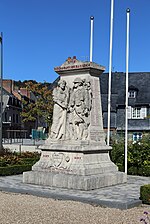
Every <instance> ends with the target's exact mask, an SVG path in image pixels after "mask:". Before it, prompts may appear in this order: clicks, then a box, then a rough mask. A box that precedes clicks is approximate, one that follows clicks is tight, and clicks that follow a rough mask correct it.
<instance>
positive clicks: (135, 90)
mask: <svg viewBox="0 0 150 224" xmlns="http://www.w3.org/2000/svg"><path fill="white" fill-rule="evenodd" d="M137 93H138V88H136V87H135V86H132V85H131V86H129V91H128V97H129V98H133V99H134V98H136V97H137Z"/></svg>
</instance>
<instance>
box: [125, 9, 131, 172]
mask: <svg viewBox="0 0 150 224" xmlns="http://www.w3.org/2000/svg"><path fill="white" fill-rule="evenodd" d="M126 13H127V36H126V103H125V173H126V174H127V163H128V161H127V151H128V85H129V84H128V83H129V80H128V79H129V78H128V76H129V74H128V71H129V23H130V9H129V8H128V9H127V10H126Z"/></svg>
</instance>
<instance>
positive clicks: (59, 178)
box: [23, 171, 126, 191]
mask: <svg viewBox="0 0 150 224" xmlns="http://www.w3.org/2000/svg"><path fill="white" fill-rule="evenodd" d="M23 182H24V183H31V184H38V185H46V186H50V187H60V188H68V189H77V190H85V191H87V190H93V189H98V188H101V187H106V186H112V185H116V184H120V183H124V182H126V175H124V173H121V172H112V173H107V174H97V175H71V174H63V173H55V172H52V173H51V172H41V171H32V172H25V173H24V174H23Z"/></svg>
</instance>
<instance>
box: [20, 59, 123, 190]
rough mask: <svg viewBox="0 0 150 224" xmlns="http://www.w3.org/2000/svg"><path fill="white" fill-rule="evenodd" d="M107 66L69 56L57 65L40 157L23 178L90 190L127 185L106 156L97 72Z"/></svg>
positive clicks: (107, 151)
mask: <svg viewBox="0 0 150 224" xmlns="http://www.w3.org/2000/svg"><path fill="white" fill-rule="evenodd" d="M104 70H105V68H104V67H103V66H101V65H98V64H96V63H94V62H82V61H79V60H77V59H76V57H73V58H70V57H69V58H68V59H67V60H66V61H65V63H64V64H62V65H61V66H59V67H56V68H55V72H57V73H58V74H59V75H60V80H59V82H58V85H57V87H56V88H55V89H54V90H53V101H54V108H53V123H52V127H51V133H50V135H49V138H48V139H47V140H46V141H45V144H44V145H42V146H41V150H42V153H41V158H40V160H39V161H38V162H37V163H36V164H35V165H33V167H32V171H29V172H24V173H23V182H24V183H31V184H37V185H47V186H50V187H60V188H68V189H79V190H92V189H97V188H101V187H105V186H111V185H116V184H121V183H125V182H126V181H127V176H126V174H125V173H122V172H119V171H118V167H117V166H116V165H115V164H114V163H113V162H112V161H111V160H110V157H109V152H110V150H111V147H110V146H107V145H106V142H105V134H104V131H103V120H102V108H101V93H100V79H99V76H100V75H101V74H102V73H103V72H104Z"/></svg>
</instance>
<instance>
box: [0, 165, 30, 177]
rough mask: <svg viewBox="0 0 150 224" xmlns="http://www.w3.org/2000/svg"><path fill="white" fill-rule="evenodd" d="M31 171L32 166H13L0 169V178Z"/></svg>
mask: <svg viewBox="0 0 150 224" xmlns="http://www.w3.org/2000/svg"><path fill="white" fill-rule="evenodd" d="M31 169H32V165H14V166H6V167H0V176H8V175H16V174H21V173H23V172H25V171H30V170H31Z"/></svg>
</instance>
